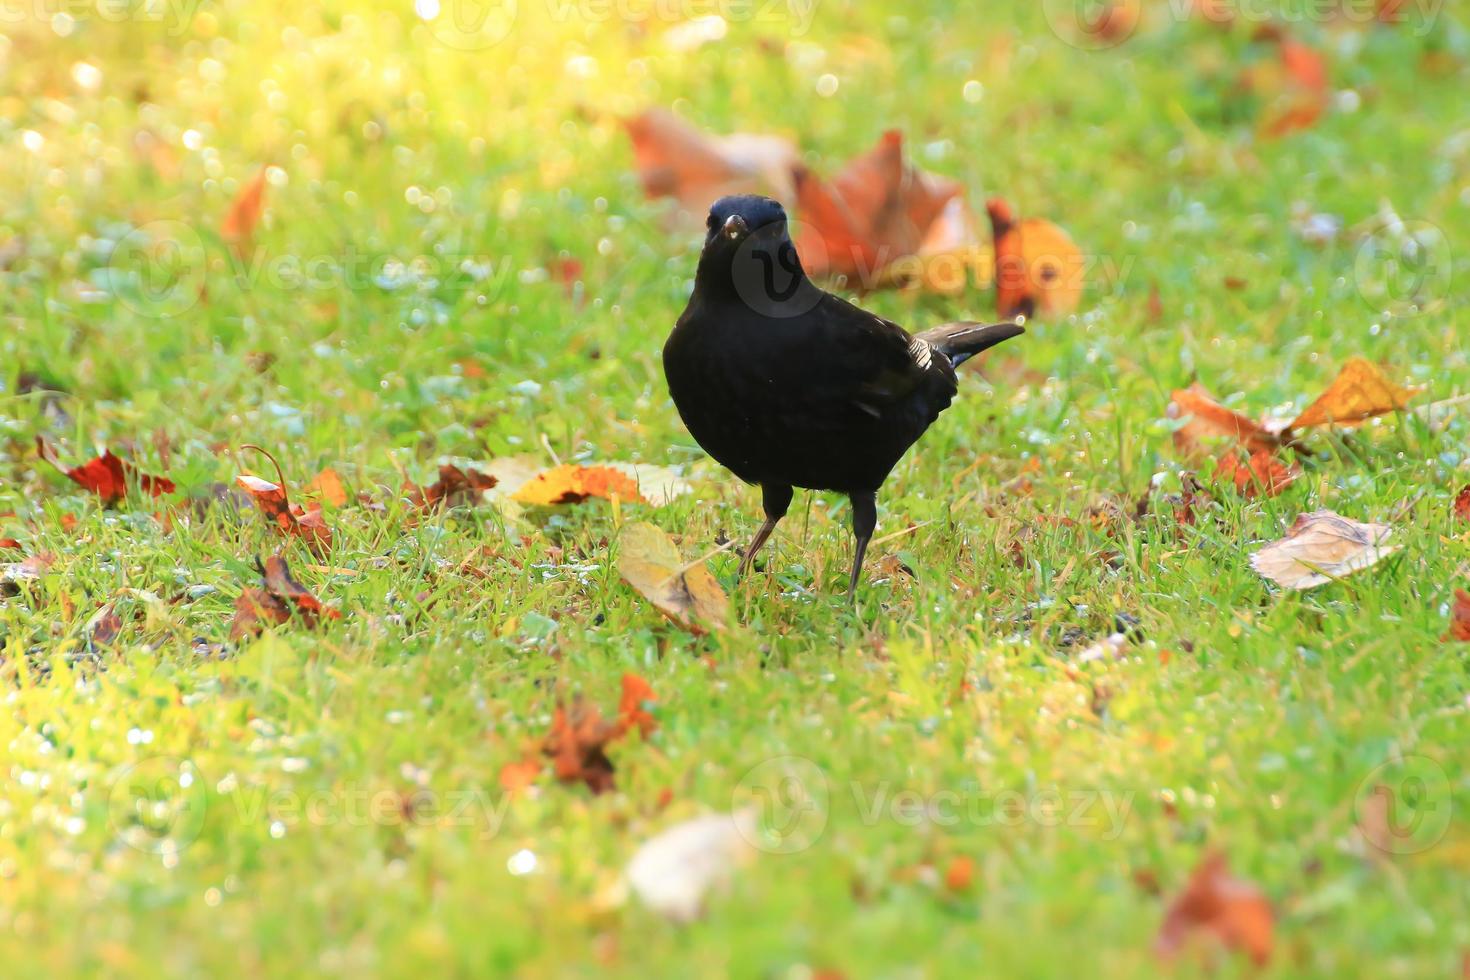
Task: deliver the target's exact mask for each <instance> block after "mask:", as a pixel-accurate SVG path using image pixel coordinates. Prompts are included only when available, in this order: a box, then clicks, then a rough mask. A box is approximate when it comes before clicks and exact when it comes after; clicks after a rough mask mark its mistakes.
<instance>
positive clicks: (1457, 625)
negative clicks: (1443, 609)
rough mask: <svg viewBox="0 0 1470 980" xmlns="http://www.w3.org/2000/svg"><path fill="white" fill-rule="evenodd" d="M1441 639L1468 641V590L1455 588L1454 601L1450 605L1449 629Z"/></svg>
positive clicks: (1469, 626) (1469, 627)
mask: <svg viewBox="0 0 1470 980" xmlns="http://www.w3.org/2000/svg"><path fill="white" fill-rule="evenodd" d="M1441 639H1443V640H1445V641H1446V642H1448V641H1451V640H1454V641H1458V642H1460V643H1470V592H1466V591H1465V590H1464V589H1456V590H1455V602H1454V605H1452V606H1451V607H1450V631H1449V632H1448V633H1446V634H1445V635H1444V636H1443V637H1441Z"/></svg>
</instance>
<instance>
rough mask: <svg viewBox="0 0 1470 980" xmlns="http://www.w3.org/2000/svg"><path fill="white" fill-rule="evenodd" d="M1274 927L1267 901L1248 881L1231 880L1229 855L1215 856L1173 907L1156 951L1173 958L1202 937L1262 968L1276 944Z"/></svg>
mask: <svg viewBox="0 0 1470 980" xmlns="http://www.w3.org/2000/svg"><path fill="white" fill-rule="evenodd" d="M1275 927H1276V920H1275V914H1274V913H1273V912H1272V909H1271V903H1270V902H1269V901H1267V900H1266V897H1265V896H1264V895H1262V894H1261V892H1260V890H1259V889H1257V888H1256V887H1255V886H1254V885H1252V884H1251V883H1250V882H1247V881H1242V880H1241V879H1239V878H1236V877H1234V876H1232V875H1231V874H1230V869H1229V867H1228V865H1227V863H1226V861H1225V856H1224V855H1223V854H1220V853H1219V852H1212V853H1210V854H1208V855H1206V856H1205V858H1204V860H1202V861H1201V862H1200V863H1199V866H1198V867H1197V868H1195V869H1194V873H1193V874H1191V875H1190V877H1189V883H1188V884H1187V885H1185V886H1184V890H1183V891H1182V892H1180V893H1179V895H1178V896H1176V897H1175V899H1174V901H1173V902H1171V903H1170V904H1169V910H1168V912H1167V913H1166V914H1165V915H1164V922H1163V925H1162V926H1160V927H1159V936H1158V940H1157V941H1156V942H1155V945H1154V949H1155V950H1156V951H1157V952H1158V954H1159V956H1161V957H1163V958H1164V959H1173V958H1174V957H1176V956H1178V955H1179V953H1180V952H1181V951H1182V950H1183V949H1184V948H1185V947H1186V946H1187V945H1188V944H1189V943H1190V941H1191V940H1193V939H1195V938H1196V937H1199V936H1204V937H1207V938H1210V939H1213V940H1214V941H1216V942H1217V943H1219V944H1220V945H1222V946H1224V947H1225V948H1226V949H1227V950H1230V951H1232V952H1242V953H1245V954H1246V955H1247V956H1249V957H1250V958H1251V960H1252V961H1253V962H1254V963H1255V964H1256V965H1257V966H1264V965H1265V964H1266V962H1267V961H1268V960H1270V958H1271V950H1272V947H1273V946H1274V945H1275Z"/></svg>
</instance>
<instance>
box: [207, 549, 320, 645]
mask: <svg viewBox="0 0 1470 980" xmlns="http://www.w3.org/2000/svg"><path fill="white" fill-rule="evenodd" d="M257 567H258V568H259V570H260V575H261V578H262V580H263V582H264V588H259V587H255V586H252V587H249V588H247V589H245V590H244V592H242V593H241V594H240V597H239V598H238V599H236V600H235V618H234V620H233V621H232V622H231V624H230V639H232V640H241V639H244V638H246V637H250V636H258V635H259V634H260V633H261V631H262V630H264V629H265V628H266V627H267V626H275V625H279V624H281V623H284V622H286V621H287V620H289V619H290V618H291V617H292V616H296V617H298V618H299V619H300V620H301V622H302V624H303V625H304V626H305V627H306V628H307V629H313V628H315V627H316V625H317V623H318V622H319V621H320V620H321V619H322V618H323V617H325V618H327V619H341V618H342V614H341V613H340V612H338V611H337V610H335V609H329V608H327V607H326V606H323V605H322V604H321V601H320V600H319V599H317V597H316V596H314V595H312V594H311V593H310V592H309V591H308V590H307V589H306V588H305V587H304V586H303V585H302V584H301V583H300V582H297V581H296V579H295V578H294V577H292V575H291V569H290V568H289V567H288V566H287V564H286V559H285V558H284V557H282V556H281V555H279V554H275V555H271V556H270V557H269V558H267V559H266V560H265V563H264V564H257Z"/></svg>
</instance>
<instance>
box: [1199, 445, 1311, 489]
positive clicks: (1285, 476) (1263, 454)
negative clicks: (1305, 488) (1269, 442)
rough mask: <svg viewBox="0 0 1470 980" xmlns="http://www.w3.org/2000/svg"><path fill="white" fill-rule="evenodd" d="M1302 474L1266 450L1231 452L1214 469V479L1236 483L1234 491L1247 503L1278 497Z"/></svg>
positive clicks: (1292, 464) (1290, 464)
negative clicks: (1257, 499)
mask: <svg viewBox="0 0 1470 980" xmlns="http://www.w3.org/2000/svg"><path fill="white" fill-rule="evenodd" d="M1301 475H1302V470H1301V467H1300V466H1297V464H1295V463H1284V462H1282V461H1281V459H1280V458H1278V457H1277V456H1276V455H1275V454H1274V453H1271V452H1269V451H1267V450H1265V449H1261V450H1257V451H1256V452H1254V453H1251V454H1250V455H1248V456H1247V455H1245V454H1244V453H1242V452H1237V451H1236V450H1233V449H1232V450H1231V451H1230V452H1228V453H1226V454H1225V455H1224V456H1222V457H1221V458H1220V462H1219V464H1218V465H1217V466H1216V468H1215V480H1216V481H1217V482H1222V483H1231V484H1233V485H1234V486H1235V491H1236V492H1237V493H1239V494H1240V495H1241V496H1243V497H1245V498H1246V499H1247V500H1254V499H1255V498H1256V497H1275V496H1278V495H1280V494H1281V493H1282V492H1283V491H1285V490H1286V488H1287V487H1289V486H1291V485H1292V484H1293V483H1295V482H1296V481H1297V479H1298V478H1300V477H1301Z"/></svg>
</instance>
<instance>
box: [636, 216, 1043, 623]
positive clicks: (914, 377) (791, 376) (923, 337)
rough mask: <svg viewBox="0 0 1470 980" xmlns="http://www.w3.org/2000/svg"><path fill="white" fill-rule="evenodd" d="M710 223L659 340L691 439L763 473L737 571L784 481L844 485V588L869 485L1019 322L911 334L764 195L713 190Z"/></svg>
mask: <svg viewBox="0 0 1470 980" xmlns="http://www.w3.org/2000/svg"><path fill="white" fill-rule="evenodd" d="M707 227H708V231H707V233H706V235H705V240H704V250H703V252H701V253H700V256H699V269H698V271H697V272H696V273H695V277H694V292H693V295H691V296H690V297H689V305H688V306H687V307H686V308H685V309H684V313H683V315H682V316H680V317H679V321H678V323H676V324H675V325H674V330H673V332H672V333H671V334H670V335H669V339H668V342H667V343H666V344H665V345H664V374H665V376H666V377H667V378H668V382H669V394H670V395H672V396H673V399H674V405H675V406H676V407H677V408H678V409H679V415H680V416H681V417H682V418H683V419H684V424H685V425H686V426H688V427H689V432H690V433H691V434H692V435H693V436H694V438H695V440H696V441H697V442H698V443H699V444H700V446H702V447H703V448H704V450H705V451H706V452H707V453H709V454H710V455H711V456H713V457H714V458H715V459H717V460H718V461H719V462H720V463H722V464H723V465H725V466H726V467H728V468H729V469H730V470H731V471H733V472H734V473H735V475H736V476H738V477H740V479H742V480H744V481H745V482H747V483H754V484H759V485H760V488H761V493H762V497H763V498H764V499H763V503H764V505H765V511H766V522H765V524H763V525H762V526H761V529H760V530H759V531H758V532H756V536H755V540H754V541H752V542H751V545H750V548H749V550H747V551H746V552H745V557H744V559H743V560H742V561H741V563H740V574H741V575H742V576H743V575H744V574H745V572H746V570H747V569H748V568H749V567H750V564H751V561H752V560H753V559H754V558H755V555H756V552H757V551H759V550H760V548H761V545H763V544H765V543H766V539H767V538H768V537H770V536H771V532H772V531H773V530H774V529H775V527H776V523H777V522H778V521H780V520H781V518H782V517H784V516H785V515H786V509H787V508H788V507H789V506H790V505H791V493H792V488H793V487H806V488H808V489H812V490H835V491H839V492H841V493H845V494H847V495H848V498H849V499H850V500H851V501H852V530H853V534H854V535H855V536H856V538H857V549H856V554H855V555H854V556H853V562H852V576H851V578H850V579H849V582H848V598H849V600H851V599H852V598H853V596H854V595H855V594H856V591H857V583H858V576H859V575H860V573H861V572H862V567H863V554H864V552H866V551H867V547H868V541H869V539H871V538H872V536H873V529H874V527H875V526H876V525H877V523H878V507H877V500H876V497H877V493H878V488H879V486H881V485H882V483H883V481H884V479H885V478H887V476H888V473H889V471H890V470H892V469H893V467H894V465H895V464H897V462H898V461H899V459H900V458H901V457H902V456H903V454H904V453H905V452H907V451H908V448H909V447H910V446H912V445H913V444H914V443H915V442H916V441H917V440H918V438H919V437H920V436H921V435H923V434H924V430H925V429H927V428H929V426H930V425H931V424H932V423H933V422H934V420H935V419H936V418H938V417H939V413H940V412H942V411H944V410H945V409H946V408H948V407H949V404H950V401H951V400H952V399H953V398H954V396H955V393H956V392H957V391H958V390H959V381H958V378H957V377H956V375H955V367H956V366H958V365H959V364H961V363H963V362H964V361H965V360H966V359H967V358H970V357H972V356H974V355H975V354H978V353H980V352H981V351H983V350H986V349H987V348H990V347H994V346H995V345H996V344H999V343H1001V342H1002V341H1006V340H1009V339H1010V338H1012V337H1015V336H1018V335H1020V334H1022V333H1024V332H1025V330H1024V329H1023V328H1022V327H1021V325H1020V324H1021V321H1017V322H1014V323H996V324H990V325H982V324H978V323H949V324H945V325H944V326H940V327H935V328H934V329H932V330H928V331H925V332H924V333H921V334H918V335H917V336H910V335H909V334H908V333H907V332H906V331H905V330H904V329H903V328H902V327H900V326H898V325H897V324H896V323H890V322H889V321H887V320H885V319H883V318H882V317H878V316H874V315H873V314H872V313H868V312H866V311H865V310H862V309H860V308H858V307H856V306H854V305H852V304H851V303H849V302H847V301H846V300H843V299H841V298H839V297H837V296H833V295H832V294H831V293H828V292H826V291H824V290H823V289H821V288H820V287H819V286H817V285H816V284H815V283H813V282H812V281H811V280H810V279H808V278H807V276H806V273H805V272H804V271H803V270H802V267H801V260H800V258H798V256H797V254H796V246H795V245H793V244H792V242H791V236H790V234H789V233H788V231H787V227H786V212H785V210H783V209H782V207H781V205H780V204H778V203H777V202H776V201H773V200H771V199H769V198H765V197H755V196H747V195H741V196H736V197H725V198H721V199H720V200H718V201H716V202H715V203H714V206H713V207H712V208H711V209H710V213H709V221H708V225H707Z"/></svg>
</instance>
